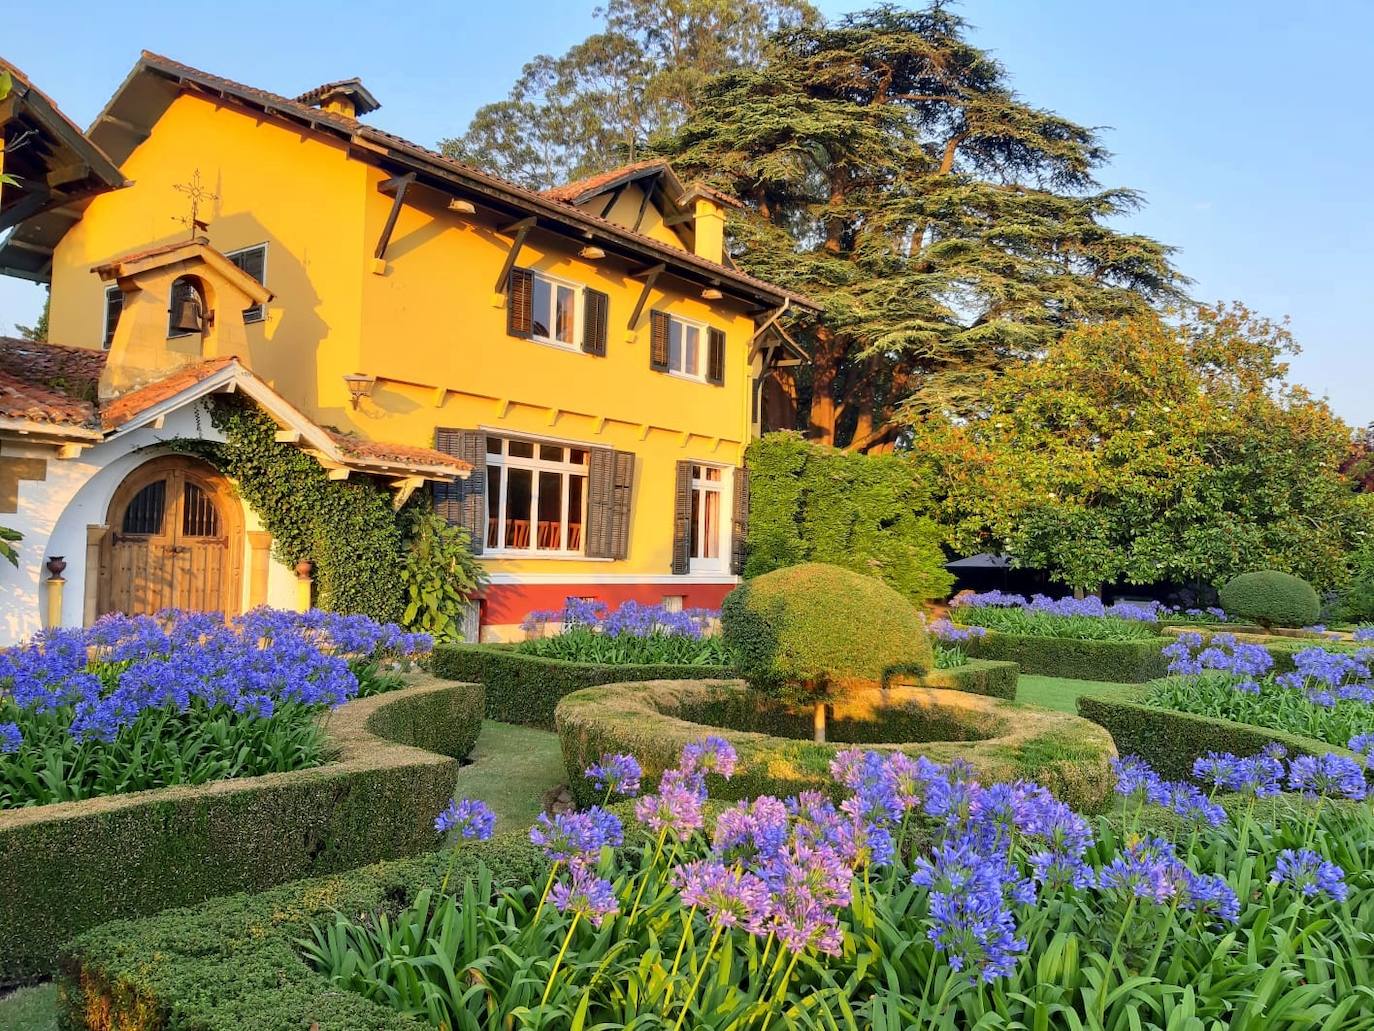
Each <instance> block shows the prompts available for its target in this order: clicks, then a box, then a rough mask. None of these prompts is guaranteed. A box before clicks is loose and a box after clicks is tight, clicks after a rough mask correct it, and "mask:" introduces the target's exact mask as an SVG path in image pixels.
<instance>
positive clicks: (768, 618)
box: [720, 562, 935, 741]
mask: <svg viewBox="0 0 1374 1031" xmlns="http://www.w3.org/2000/svg"><path fill="white" fill-rule="evenodd" d="M720 623H721V633H722V635H723V637H724V641H725V649H726V652H727V654H728V655H729V658H730V664H731V666H732V668H734V669H735V670H737V671H738V672H739V673H740V675H741V676H743V677H744V679H745V680H746V681H748V683H749V685H750V686H751V687H753V688H755V689H756V690H760V691H766V692H769V693H780V694H783V695H785V696H786V695H793V696H801V697H807V698H809V699H810V700H811V701H812V702H813V703H814V706H815V708H814V712H813V720H814V730H815V738H816V740H817V741H824V740H825V705H826V702H827V701H828V700H830V699H833V698H835V697H837V696H838V695H840V694H842V693H843V692H845V691H849V690H853V689H861V688H872V687H874V686H885V685H887V684H888V683H890V682H891V679H892V677H893V676H895V675H897V674H918V675H919V674H923V673H926V672H929V671H930V670H931V669H933V668H934V666H935V657H934V653H933V652H932V650H931V644H930V639H929V637H928V636H927V635H926V630H925V624H924V622H923V620H922V619H921V614H920V612H919V611H917V609H916V607H915V606H914V605H912V604H911V602H909V601H907V599H906V598H904V597H902V595H900V594H898V593H897V592H896V591H894V590H893V589H892V588H891V587H889V586H887V584H885V583H883V582H882V581H881V580H876V579H874V578H873V577H870V576H863V575H861V574H859V573H854V572H851V571H850V570H848V569H842V568H840V567H839V566H831V565H826V564H824V563H820V562H808V563H805V564H803V565H799V566H789V567H788V568H786V569H778V570H774V571H773V572H771V573H765V574H764V575H763V576H759V577H755V578H754V579H752V580H749V581H747V582H745V583H744V584H742V585H741V586H739V587H737V588H736V589H735V590H733V591H731V592H730V594H729V595H727V596H726V598H725V602H724V604H722V605H721V610H720Z"/></svg>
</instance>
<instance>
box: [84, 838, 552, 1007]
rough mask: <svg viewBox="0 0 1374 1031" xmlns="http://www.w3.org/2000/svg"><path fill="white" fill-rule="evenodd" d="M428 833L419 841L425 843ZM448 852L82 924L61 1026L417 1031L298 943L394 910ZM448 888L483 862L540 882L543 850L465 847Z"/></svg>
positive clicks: (494, 844) (497, 844)
mask: <svg viewBox="0 0 1374 1031" xmlns="http://www.w3.org/2000/svg"><path fill="white" fill-rule="evenodd" d="M432 840H433V838H432V836H431V842H432ZM450 855H451V853H449V852H431V853H426V854H423V855H419V856H415V857H413V858H409V859H402V860H393V861H390V862H385V863H378V864H375V865H372V866H366V867H363V868H361V869H355V870H350V871H348V872H347V873H342V874H336V875H333V876H328V877H316V878H312V879H309V880H301V881H293V882H292V883H290V884H284V885H279V886H277V887H274V888H269V889H267V890H265V891H262V892H260V893H258V894H248V893H241V894H235V895H230V896H227V897H223V898H216V899H213V900H210V901H208V902H206V903H204V904H202V905H199V906H195V907H190V908H179V909H171V910H167V911H166V912H163V913H159V914H158V915H156V916H151V917H146V918H143V919H139V920H119V921H114V922H112V923H107V924H103V925H102V926H100V927H97V928H95V929H93V930H90V931H87V932H86V933H84V934H82V935H81V936H80V937H78V938H76V939H75V940H74V941H72V942H70V943H69V944H68V945H67V946H66V947H65V948H64V949H63V950H62V955H61V958H60V961H59V973H58V978H57V989H58V1026H59V1027H61V1028H62V1029H63V1031H115V1029H118V1031H171V1029H176V1031H244V1029H249V1028H251V1029H252V1031H306V1029H308V1028H312V1027H318V1031H417V1029H419V1028H421V1027H422V1025H421V1024H418V1023H416V1022H415V1020H414V1019H413V1018H411V1017H405V1016H402V1015H401V1014H399V1013H397V1012H396V1011H395V1010H392V1009H390V1008H388V1007H386V1006H382V1005H379V1004H378V1003H374V1002H370V1001H368V1000H367V999H365V998H363V997H362V996H361V995H356V994H354V993H353V992H347V991H342V990H340V989H338V988H335V987H334V986H333V985H332V984H330V982H329V981H328V980H327V979H326V978H325V977H324V976H323V975H322V974H319V973H317V972H316V971H315V970H313V969H312V968H311V967H310V966H309V965H308V964H307V963H306V961H305V960H304V958H303V957H302V955H301V950H300V947H299V944H298V942H299V941H300V940H301V939H308V938H309V937H310V936H311V928H312V925H314V924H315V923H316V922H317V921H320V920H328V919H329V918H330V916H331V915H332V914H333V913H335V912H340V913H348V914H351V915H353V916H355V917H357V916H359V915H362V914H370V913H377V912H383V913H388V914H390V915H393V916H394V915H395V914H397V913H399V912H400V911H401V910H402V909H404V908H405V906H406V905H407V904H409V902H410V901H411V899H412V898H414V896H415V893H416V892H418V891H419V890H421V889H423V888H435V889H437V888H438V886H439V885H440V883H441V882H442V881H443V879H444V875H445V872H446V870H447V868H448V865H449V862H450ZM453 860H454V861H453V876H452V879H451V880H450V882H449V883H450V886H452V885H453V884H455V883H456V884H459V885H461V884H462V883H463V881H464V880H465V879H466V877H467V876H469V875H470V874H472V873H474V872H475V871H476V869H477V866H478V864H479V863H481V864H484V865H485V866H486V867H487V868H488V869H489V870H490V871H491V872H492V875H493V878H494V880H495V881H496V882H497V883H499V884H507V885H518V884H540V883H542V881H543V879H544V876H545V875H546V872H547V862H546V860H545V859H544V857H543V854H542V853H541V852H540V851H539V850H538V849H536V848H535V847H534V846H533V845H531V844H530V843H529V841H528V840H527V839H525V838H524V837H523V836H522V835H513V834H512V835H498V836H497V837H496V838H493V839H492V840H491V841H486V842H465V843H463V845H462V846H461V847H460V848H459V849H458V852H457V853H456V855H454V856H453Z"/></svg>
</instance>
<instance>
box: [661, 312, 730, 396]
mask: <svg viewBox="0 0 1374 1031" xmlns="http://www.w3.org/2000/svg"><path fill="white" fill-rule="evenodd" d="M649 367H650V368H652V369H655V370H656V371H658V372H666V373H668V374H669V375H671V376H681V377H683V378H684V379H694V380H702V381H705V382H707V383H713V384H715V385H717V386H719V385H720V384H722V383H724V382H725V333H724V332H723V331H722V330H719V329H716V328H714V327H712V326H707V325H705V324H703V323H700V322H693V321H691V320H690V319H684V318H682V317H681V316H678V315H672V314H669V313H668V312H666V311H659V310H655V311H652V312H650V313H649Z"/></svg>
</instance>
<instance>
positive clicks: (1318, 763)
mask: <svg viewBox="0 0 1374 1031" xmlns="http://www.w3.org/2000/svg"><path fill="white" fill-rule="evenodd" d="M1288 785H1289V787H1291V788H1292V789H1293V790H1294V791H1301V792H1302V793H1303V794H1304V795H1307V796H1308V797H1309V798H1317V797H1331V798H1345V799H1349V800H1350V801H1352V802H1358V801H1359V800H1360V799H1362V798H1364V797H1365V795H1366V794H1367V793H1368V787H1367V786H1366V784H1365V779H1364V764H1363V763H1362V762H1360V761H1359V760H1357V759H1351V758H1349V757H1348V756H1344V755H1337V754H1336V753H1335V752H1328V753H1327V754H1326V755H1300V756H1298V757H1296V758H1295V759H1294V760H1293V761H1292V762H1290V763H1289V764H1288Z"/></svg>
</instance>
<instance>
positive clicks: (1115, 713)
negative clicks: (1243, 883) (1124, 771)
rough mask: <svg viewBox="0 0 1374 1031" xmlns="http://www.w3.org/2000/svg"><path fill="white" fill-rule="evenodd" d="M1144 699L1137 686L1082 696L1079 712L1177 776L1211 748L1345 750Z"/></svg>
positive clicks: (1120, 745) (1237, 751)
mask: <svg viewBox="0 0 1374 1031" xmlns="http://www.w3.org/2000/svg"><path fill="white" fill-rule="evenodd" d="M1143 699H1144V690H1143V689H1142V688H1138V687H1136V688H1131V687H1123V688H1122V689H1120V690H1119V691H1104V692H1094V693H1093V694H1090V695H1080V696H1079V698H1078V714H1079V715H1080V716H1082V717H1084V718H1085V719H1090V720H1092V721H1093V722H1094V723H1098V724H1101V725H1102V726H1103V727H1105V728H1107V732H1108V733H1110V734H1111V735H1112V740H1113V741H1115V742H1116V749H1117V751H1118V752H1119V753H1120V754H1121V755H1138V756H1140V758H1142V759H1144V760H1145V761H1146V762H1148V763H1149V764H1150V765H1151V766H1152V767H1154V768H1155V770H1157V771H1158V772H1159V773H1161V774H1163V775H1164V776H1166V777H1168V778H1170V779H1173V780H1189V779H1191V778H1192V775H1193V762H1194V760H1196V759H1199V758H1201V757H1202V756H1204V755H1206V754H1207V753H1208V752H1230V753H1231V754H1232V755H1254V754H1256V753H1257V752H1261V751H1263V750H1264V746H1265V745H1268V744H1270V743H1273V742H1277V743H1278V744H1281V745H1283V746H1284V747H1285V748H1286V749H1288V751H1289V753H1290V754H1292V755H1300V754H1307V755H1325V754H1326V753H1327V752H1331V751H1342V749H1335V748H1332V747H1331V746H1330V745H1328V744H1327V743H1326V742H1324V741H1318V740H1317V739H1316V738H1310V737H1303V736H1301V735H1298V734H1285V733H1283V732H1281V731H1277V730H1269V729H1268V728H1265V727H1256V726H1253V725H1251V724H1249V723H1237V722H1235V721H1233V720H1223V719H1216V718H1213V717H1209V716H1195V715H1193V714H1192V713H1186V712H1175V711H1174V710H1172V709H1161V708H1157V707H1155V706H1152V705H1146V704H1144V701H1143Z"/></svg>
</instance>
